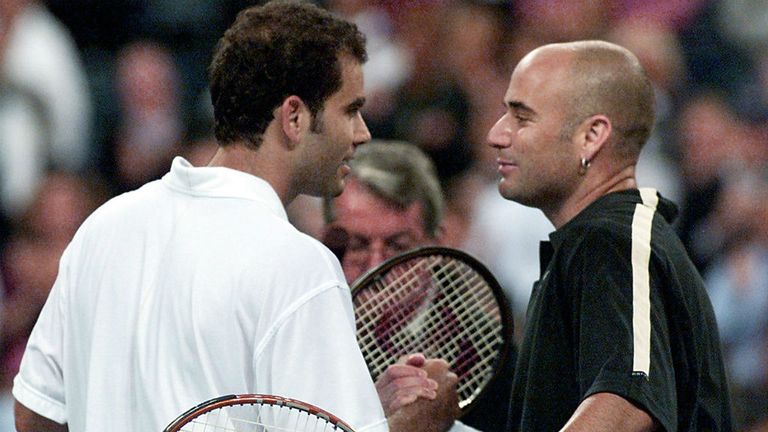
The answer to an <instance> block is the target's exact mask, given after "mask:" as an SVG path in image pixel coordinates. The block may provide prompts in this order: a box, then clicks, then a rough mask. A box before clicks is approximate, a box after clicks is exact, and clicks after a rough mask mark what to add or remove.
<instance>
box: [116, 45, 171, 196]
mask: <svg viewBox="0 0 768 432" xmlns="http://www.w3.org/2000/svg"><path fill="white" fill-rule="evenodd" d="M180 85H181V83H180V78H179V72H178V70H177V69H176V67H175V64H174V62H173V59H172V57H171V54H170V52H169V51H168V50H167V49H166V48H165V47H163V46H161V45H159V44H157V43H154V42H149V41H140V42H134V43H131V44H129V45H128V46H126V47H125V48H124V49H123V50H121V51H120V54H119V55H118V59H117V70H116V74H115V86H116V89H117V94H118V96H119V98H118V100H119V103H120V115H119V117H118V123H117V125H116V126H115V129H114V131H113V136H112V139H111V141H110V143H111V151H112V152H113V153H112V157H113V167H112V169H113V171H112V172H111V174H112V178H113V179H114V182H115V186H116V188H117V191H118V192H122V191H127V190H132V189H134V188H136V187H138V186H140V185H142V184H144V183H146V182H147V181H150V180H153V179H155V178H158V177H159V176H161V175H162V174H164V173H165V170H166V168H167V167H168V165H169V164H170V163H171V160H172V159H173V156H174V155H175V154H176V152H178V146H179V144H180V142H181V139H182V137H183V134H184V122H183V119H182V115H181V112H180V103H181V100H180V93H179V92H180V89H179V86H180Z"/></svg>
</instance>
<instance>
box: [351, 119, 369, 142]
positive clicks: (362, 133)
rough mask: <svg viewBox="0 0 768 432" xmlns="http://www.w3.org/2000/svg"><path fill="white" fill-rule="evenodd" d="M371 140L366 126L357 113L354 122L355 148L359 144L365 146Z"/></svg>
mask: <svg viewBox="0 0 768 432" xmlns="http://www.w3.org/2000/svg"><path fill="white" fill-rule="evenodd" d="M370 140H371V131H369V130H368V125H366V124H365V120H364V119H363V116H362V114H360V113H359V112H358V113H357V119H356V121H355V142H354V145H355V147H357V146H359V145H360V144H365V143H367V142H368V141H370Z"/></svg>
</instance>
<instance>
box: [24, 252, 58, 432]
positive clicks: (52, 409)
mask: <svg viewBox="0 0 768 432" xmlns="http://www.w3.org/2000/svg"><path fill="white" fill-rule="evenodd" d="M68 251H69V248H67V250H66V251H65V252H64V254H63V255H62V258H61V261H60V265H59V273H58V276H57V278H56V282H55V283H54V285H53V288H52V289H51V292H50V294H49V295H48V299H47V300H46V302H45V305H44V306H43V309H42V311H41V312H40V316H39V317H38V319H37V323H35V327H34V329H33V330H32V333H31V335H30V337H29V340H28V341H27V347H26V349H25V351H24V357H23V358H22V360H21V366H20V368H19V373H18V375H16V377H15V379H14V382H13V396H14V397H15V398H16V400H17V401H19V402H20V403H21V404H22V405H24V406H25V407H27V408H29V409H30V410H32V411H34V412H36V413H37V414H39V415H41V416H43V417H46V418H49V419H51V420H53V421H55V422H58V423H62V424H64V423H66V422H67V414H66V413H67V410H66V399H65V390H64V389H65V387H64V375H63V363H62V362H63V352H64V332H65V328H66V324H67V323H66V313H65V307H66V301H65V295H66V285H67V281H68V274H67V269H68V262H69V258H68V257H69V253H68Z"/></svg>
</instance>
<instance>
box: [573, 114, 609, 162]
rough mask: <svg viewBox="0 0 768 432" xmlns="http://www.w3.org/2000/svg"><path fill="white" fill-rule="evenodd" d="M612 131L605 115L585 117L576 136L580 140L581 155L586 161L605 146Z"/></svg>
mask: <svg viewBox="0 0 768 432" xmlns="http://www.w3.org/2000/svg"><path fill="white" fill-rule="evenodd" d="M612 132H613V126H612V125H611V120H610V119H609V118H608V117H607V116H605V115H603V114H596V115H593V116H591V117H589V118H588V119H586V120H585V121H584V122H583V123H582V127H581V129H580V131H579V134H578V138H579V139H580V140H581V141H582V142H581V143H580V146H581V149H580V151H581V156H582V157H583V158H585V159H586V160H587V161H591V160H592V159H594V158H595V156H596V155H597V153H599V152H600V150H602V149H603V148H604V147H605V146H606V144H607V143H608V139H609V138H610V136H611V133H612Z"/></svg>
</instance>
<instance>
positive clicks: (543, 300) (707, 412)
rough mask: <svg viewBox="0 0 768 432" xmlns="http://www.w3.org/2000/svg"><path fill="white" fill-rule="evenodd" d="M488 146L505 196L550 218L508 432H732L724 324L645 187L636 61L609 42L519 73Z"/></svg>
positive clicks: (643, 116) (671, 211)
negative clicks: (638, 168)
mask: <svg viewBox="0 0 768 432" xmlns="http://www.w3.org/2000/svg"><path fill="white" fill-rule="evenodd" d="M504 104H505V105H506V108H507V109H506V113H505V114H504V115H503V117H501V119H499V121H498V122H497V123H496V125H495V126H494V127H493V128H492V129H491V131H490V133H489V136H488V139H489V143H490V145H491V146H493V147H494V148H496V149H497V150H498V172H499V174H500V177H501V180H500V182H499V191H500V192H501V195H502V196H504V197H505V198H507V199H510V200H513V201H517V202H519V203H522V204H525V205H528V206H532V207H536V208H539V209H541V210H542V211H543V212H544V214H545V215H546V216H547V218H548V219H549V220H550V221H551V222H552V223H553V224H554V226H555V228H556V231H555V232H554V233H552V234H551V236H550V241H549V242H545V243H543V244H542V247H541V251H540V252H541V277H540V280H539V281H538V282H537V283H536V284H535V286H534V289H533V293H532V296H531V302H530V305H529V308H528V316H527V321H526V329H525V336H524V340H523V343H522V346H521V350H520V352H519V360H518V363H517V366H516V370H515V378H514V383H513V394H512V401H511V406H510V412H509V422H508V425H507V430H509V431H518V430H522V431H558V430H564V431H592V432H595V431H612V432H616V431H622V432H626V431H652V430H666V431H729V430H731V429H732V426H731V413H730V404H729V399H728V396H727V395H728V393H727V389H726V387H727V385H726V379H725V372H724V368H723V362H722V358H721V353H720V342H719V338H718V333H717V326H716V323H715V317H714V314H713V312H712V307H711V305H710V302H709V299H708V298H707V296H706V293H705V288H704V285H703V282H702V279H701V277H700V276H699V274H698V273H697V271H696V270H695V268H694V266H693V264H692V263H691V261H690V259H689V258H688V256H687V254H686V251H685V250H684V248H683V246H682V244H681V243H680V241H679V240H678V238H677V237H676V235H675V233H674V231H673V230H672V228H670V225H669V223H670V222H671V220H672V219H673V218H674V216H675V213H676V209H675V206H674V204H672V203H671V202H669V201H667V200H666V199H664V198H663V197H661V196H660V195H659V194H658V193H657V192H656V191H655V190H652V189H644V188H639V187H638V185H637V182H636V180H635V165H636V163H637V160H638V156H639V154H640V150H641V149H642V147H643V145H644V143H645V141H646V140H647V138H648V136H649V134H650V132H651V129H652V126H653V123H654V100H653V90H652V88H651V84H650V82H649V81H648V78H647V77H646V74H645V72H644V71H643V69H642V67H641V66H640V64H639V62H638V60H637V58H636V57H635V56H634V55H633V54H631V53H630V52H629V51H627V50H626V49H624V48H622V47H619V46H617V45H613V44H610V43H606V42H602V41H582V42H572V43H566V44H553V45H546V46H543V47H540V48H538V49H536V50H534V51H532V52H531V53H529V54H528V55H527V56H525V57H524V58H523V60H521V61H520V63H519V64H518V65H517V67H516V68H515V70H514V72H513V74H512V78H511V80H510V84H509V88H508V90H507V92H506V95H505V96H504Z"/></svg>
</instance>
